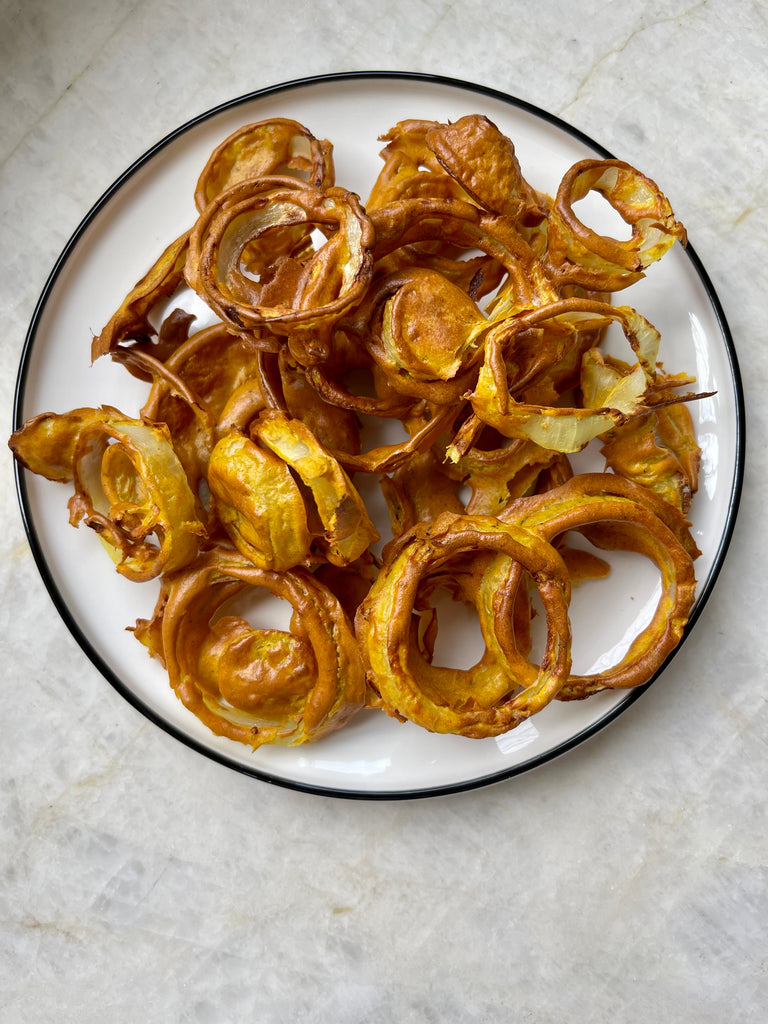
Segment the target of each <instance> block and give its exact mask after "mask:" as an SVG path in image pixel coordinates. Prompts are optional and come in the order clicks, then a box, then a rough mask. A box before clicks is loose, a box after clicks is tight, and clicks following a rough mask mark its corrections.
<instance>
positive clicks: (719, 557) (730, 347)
mask: <svg viewBox="0 0 768 1024" xmlns="http://www.w3.org/2000/svg"><path fill="white" fill-rule="evenodd" d="M375 80H384V81H387V80H397V81H404V82H408V81H410V82H414V83H416V82H421V83H426V84H431V85H443V86H446V87H450V88H455V89H461V90H464V91H467V92H475V93H477V94H478V95H479V96H487V97H489V98H492V99H494V100H499V101H501V102H503V103H507V104H509V105H510V106H513V107H516V108H518V109H519V110H522V111H524V112H526V113H529V114H532V115H534V116H535V117H537V118H539V119H540V120H542V121H545V122H548V123H549V124H551V125H553V126H554V127H556V128H558V129H560V130H561V131H562V132H564V133H566V134H568V135H570V136H572V137H573V138H576V139H578V140H579V141H581V142H583V143H584V144H585V145H586V146H588V147H589V148H591V149H592V150H594V151H595V152H596V153H598V154H600V155H602V157H603V158H605V159H611V158H612V154H611V153H610V152H608V150H606V149H605V148H604V147H603V146H601V145H600V144H599V143H597V142H595V140H594V139H592V138H590V137H589V136H588V135H586V134H584V133H583V132H581V131H580V130H579V129H577V128H574V127H573V126H572V125H569V124H568V123H567V122H565V121H562V120H561V119H560V118H559V117H557V116H556V115H554V114H550V113H548V112H547V111H545V110H543V109H541V108H539V107H537V106H535V105H533V104H531V103H529V102H527V101H525V100H521V99H518V98H516V97H514V96H511V95H509V94H507V93H504V92H501V91H499V90H497V89H492V88H490V87H487V86H483V85H478V84H475V83H472V82H466V81H463V80H461V79H456V78H449V77H445V76H442V75H432V74H426V73H421V72H406V71H349V72H340V73H335V74H327V75H316V76H310V77H307V78H299V79H293V80H291V81H287V82H282V83H279V84H276V85H272V86H268V87H266V88H263V89H258V90H255V91H254V92H250V93H246V94H244V95H242V96H239V97H236V98H235V99H232V100H228V101H226V102H224V103H221V104H219V105H217V106H215V107H212V108H211V109H210V110H207V111H205V112H204V113H202V114H200V115H198V116H197V117H194V118H192V119H191V120H189V121H187V122H185V123H184V124H182V125H180V126H179V127H178V128H176V129H175V130H174V131H172V132H170V133H169V134H168V135H166V136H165V137H164V138H162V139H161V140H160V141H159V142H157V143H156V144H155V145H154V146H152V147H151V148H150V149H149V150H147V151H146V152H145V153H144V154H143V156H141V157H139V158H138V159H137V160H136V161H135V162H134V163H133V164H131V166H130V167H128V168H127V169H126V170H125V171H124V172H123V173H122V174H121V175H120V177H119V178H117V180H116V181H114V182H113V184H112V185H111V186H110V187H109V188H108V189H107V190H106V191H105V192H104V193H103V195H102V196H101V197H100V198H99V199H98V200H97V202H96V203H95V204H94V206H93V207H92V208H91V209H90V210H89V212H88V213H87V214H86V215H85V217H84V218H83V220H82V221H81V222H80V224H79V225H78V227H77V228H76V230H75V231H74V233H73V235H72V236H71V238H70V239H69V241H68V242H67V244H66V245H65V247H64V249H63V250H62V252H61V254H60V255H59V257H58V259H57V260H56V263H55V264H54V266H53V269H52V270H51V273H50V275H49V277H48V279H47V281H46V283H45V285H44V287H43V291H42V293H41V295H40V298H39V299H38V301H37V304H36V306H35V309H34V312H33V315H32V319H31V321H30V325H29V328H28V331H27V335H26V338H25V342H24V346H23V349H22V355H21V361H20V365H19V372H18V376H17V380H16V391H15V396H14V410H13V423H14V429H18V428H19V427H20V426H21V425H22V422H23V416H22V406H23V402H24V393H25V386H26V381H27V371H28V367H29V362H30V355H31V350H32V347H33V345H34V343H35V338H36V335H37V330H38V327H39V324H40V319H41V316H42V313H43V310H44V309H45V306H46V303H47V301H48V299H49V297H50V295H51V292H52V290H53V288H54V285H55V284H56V281H57V279H58V277H59V275H60V273H61V271H62V269H63V267H64V265H65V263H66V262H67V260H68V258H69V256H70V254H71V253H72V251H73V249H74V248H75V246H76V244H77V243H78V241H79V239H80V238H81V236H82V235H83V233H84V232H85V230H86V228H87V227H88V226H89V224H90V223H91V221H92V220H93V219H94V218H95V217H96V215H97V214H98V213H99V212H100V211H101V210H102V209H103V208H104V206H105V205H106V204H107V203H108V202H109V200H110V199H111V198H112V196H114V195H115V193H116V192H118V191H119V189H120V188H122V186H123V185H124V184H125V183H126V181H128V179H129V178H131V177H132V175H133V174H134V173H135V172H136V171H137V170H139V168H141V167H143V166H144V165H145V164H146V163H148V162H149V161H150V160H151V159H152V158H153V157H154V156H155V155H156V154H157V153H158V152H159V151H160V150H162V149H164V148H165V147H166V146H167V145H168V144H169V143H171V142H173V141H174V140H175V139H177V138H179V137H180V136H181V135H183V134H185V133H186V132H188V131H189V130H190V129H192V128H194V127H195V126H196V125H198V124H201V123H202V122H205V121H208V120H210V119H211V118H213V117H216V116H217V115H219V114H221V113H223V112H225V111H227V110H231V109H233V108H236V107H238V106H241V105H245V104H247V103H249V102H252V101H253V100H256V99H260V98H263V97H265V96H271V95H277V94H279V93H281V92H286V91H289V90H297V89H304V88H309V87H312V86H316V85H321V84H329V83H334V82H343V81H375ZM685 252H686V254H687V256H688V258H689V259H690V260H691V263H692V264H693V267H694V269H695V271H696V273H697V275H698V277H699V280H700V282H701V284H702V286H703V288H704V290H705V292H706V294H707V297H708V299H709V301H710V303H711V305H712V309H713V311H714V313H715V317H716V319H717V322H718V325H719V327H720V331H721V333H722V337H723V342H724V345H725V348H726V352H727V355H728V359H729V361H730V369H731V379H732V384H733V389H734V402H735V407H736V438H735V442H736V443H735V449H736V450H735V466H734V477H733V485H732V488H731V494H730V499H729V505H728V515H727V519H726V522H725V527H724V530H723V533H722V536H721V539H720V544H719V546H718V549H717V551H716V553H715V558H714V562H713V566H712V569H711V571H710V573H709V576H708V577H707V579H706V580H704V581H702V584H701V592H700V595H699V598H698V600H697V602H696V605H695V607H694V609H693V612H692V614H691V616H690V619H689V621H688V624H687V626H686V629H685V632H684V634H683V638H682V640H681V642H680V644H678V646H677V648H676V650H675V651H673V652H672V653H671V654H670V656H669V657H668V658H667V660H666V661H665V663H664V664H663V665H662V666H661V668H660V669H659V671H658V672H657V673H656V674H655V675H654V677H653V678H652V679H651V680H649V682H647V683H645V684H644V685H643V686H641V687H638V688H637V689H635V690H631V691H628V692H627V695H626V697H625V698H624V699H623V700H622V701H620V702H619V703H618V704H617V705H616V706H615V707H614V708H612V709H611V710H610V711H608V712H607V713H606V714H605V715H604V716H603V717H601V718H600V719H598V720H597V721H596V722H594V723H593V724H592V725H590V726H588V727H587V728H585V729H583V730H581V731H580V732H578V733H576V734H574V735H573V736H571V737H569V739H568V740H566V741H565V742H563V743H561V744H559V745H558V746H556V747H554V748H553V749H552V750H549V751H547V752H546V753H545V754H541V755H538V756H536V757H533V758H531V759H529V760H527V761H524V762H522V763H521V764H517V765H514V766H512V767H510V768H506V769H502V770H500V771H494V772H492V773H491V774H489V775H483V776H480V777H477V778H471V779H467V780H465V781H462V782H458V783H450V784H446V785H439V786H435V787H432V788H414V789H408V790H388V791H377V792H366V791H365V790H351V789H350V790H347V789H336V788H333V787H331V786H323V785H312V784H309V783H304V782H297V781H294V780H292V779H285V778H282V777H280V776H279V775H274V774H272V773H270V772H268V771H266V770H263V769H261V768H255V767H250V766H248V765H244V764H240V763H238V762H236V761H232V760H230V759H229V758H228V757H227V756H226V755H225V754H222V753H220V752H218V751H216V750H212V749H210V748H208V747H206V746H205V745H204V744H202V743H199V742H198V741H197V740H195V739H193V738H192V737H190V736H188V735H187V734H186V733H185V732H184V731H183V730H182V729H179V728H177V727H176V726H174V725H173V724H171V723H170V722H168V721H166V720H165V719H164V718H162V717H161V716H160V715H158V714H157V713H155V712H154V711H153V710H152V708H150V707H148V706H146V705H145V704H144V703H143V701H141V700H140V699H139V698H138V697H137V696H136V694H134V693H133V692H132V691H131V690H130V688H129V687H128V686H127V685H126V684H125V683H124V682H123V680H122V679H121V678H120V677H119V676H118V675H117V674H116V673H115V672H114V671H113V670H112V669H111V668H110V667H109V665H108V664H106V663H105V662H104V660H103V659H102V658H101V656H100V655H99V654H98V652H97V651H96V650H95V649H94V648H93V646H92V645H91V643H90V641H89V639H88V637H87V636H86V635H85V634H84V633H83V631H82V630H81V628H80V626H79V625H78V623H77V622H76V621H75V619H74V617H73V615H72V613H71V612H70V610H69V608H68V607H67V604H66V602H65V601H64V599H63V597H62V594H61V593H60V591H59V590H58V588H57V586H56V583H55V581H54V579H53V576H52V574H51V571H50V569H49V567H48V564H47V562H46V559H45V556H44V553H43V550H42V547H41V544H40V541H39V538H38V535H37V531H36V529H35V525H34V522H33V521H32V516H31V511H30V507H29V500H28V492H27V487H26V479H25V473H26V471H24V470H22V469H21V468H20V467H19V465H18V463H15V462H14V470H15V479H16V490H17V495H18V500H19V506H20V509H21V515H22V519H23V523H24V529H25V530H26V534H27V538H28V541H29V544H30V547H31V549H32V554H33V557H34V559H35V562H36V564H37V568H38V571H39V572H40V575H41V577H42V579H43V582H44V584H45V586H46V589H47V590H48V593H49V595H50V597H51V599H52V600H53V603H54V605H55V607H56V610H57V612H58V613H59V615H60V616H61V618H62V620H63V621H64V623H65V625H66V626H67V628H68V629H69V631H70V632H71V634H72V635H73V637H74V639H75V640H76V641H77V643H78V644H79V646H80V647H81V649H82V650H83V652H84V653H85V654H86V656H87V657H88V658H89V660H90V661H91V662H92V664H93V665H94V666H95V667H96V668H97V669H98V670H99V672H100V673H101V674H102V675H103V676H104V677H105V679H106V680H107V681H108V682H109V683H110V684H111V685H112V686H113V687H114V688H115V689H116V690H117V691H118V693H120V694H121V696H122V697H124V698H125V700H127V701H128V703H129V704H132V705H133V706H134V707H135V708H136V709H137V710H138V711H140V712H141V713H142V714H143V715H144V716H145V717H146V718H148V719H149V720H150V721H151V722H153V723H154V724H155V725H157V726H158V727H159V728H161V729H163V730H164V731H165V732H167V733H169V734H170V735H172V736H174V737H175V738H176V739H177V740H180V741H181V742H182V743H184V744H185V745H187V746H188V747H191V748H192V749H193V750H195V751H197V752H198V753H200V754H203V755H204V756H205V757H208V758H210V759H211V760H213V761H216V762H218V763H220V764H222V765H225V766H226V767H228V768H231V769H234V770H235V771H238V772H240V773H242V774H245V775H249V776H251V777H254V778H257V779H259V780H261V781H262V782H267V783H270V784H272V785H276V786H280V787H284V788H286V789H292V790H298V791H300V792H305V793H313V794H317V795H321V796H327V797H338V798H344V799H358V800H408V799H420V798H424V797H430V796H445V795H448V794H451V793H461V792H466V791H468V790H472V789H478V788H480V787H483V786H489V785H492V784H495V783H498V782H502V781H504V780H506V779H509V778H511V777H513V776H515V775H522V774H523V773H525V772H528V771H530V770H531V769H533V768H536V767H539V766H540V765H543V764H545V763H547V762H548V761H551V760H553V759H554V758H556V757H560V756H562V755H563V754H565V753H566V752H567V751H569V750H571V749H573V748H574V747H576V746H579V745H580V744H582V743H584V742H585V741H586V740H587V739H589V738H590V737H592V736H594V735H595V734H596V733H598V732H600V731H602V730H603V729H604V728H605V727H606V726H607V725H609V724H610V723H611V722H612V721H613V720H614V719H616V718H617V717H618V716H619V715H620V714H621V713H622V712H624V711H625V710H626V709H627V708H628V707H629V706H630V705H631V704H633V703H634V702H635V701H636V700H637V699H638V698H639V697H640V696H641V695H642V694H643V693H645V692H646V690H647V689H648V688H649V687H650V686H651V685H652V684H653V682H654V681H655V680H656V679H657V678H658V677H659V676H660V675H661V674H662V672H663V671H664V670H665V668H666V667H667V665H668V664H669V662H670V661H671V660H672V658H673V657H674V656H675V655H676V654H677V652H678V651H679V650H680V648H681V647H682V645H683V643H684V642H685V640H686V638H687V637H688V636H689V634H690V632H691V630H692V628H693V626H694V624H695V622H696V621H697V619H698V617H699V615H700V614H701V611H702V609H703V608H704V605H705V604H706V603H707V600H708V599H709V597H710V595H711V593H712V590H713V588H714V585H715V582H716V580H717V577H718V575H719V573H720V570H721V568H722V565H723V562H724V560H725V555H726V552H727V550H728V547H729V545H730V541H731V538H732V535H733V530H734V527H735V524H736V518H737V513H738V507H739V502H740V498H741V491H742V486H743V477H744V451H745V427H744V420H745V409H744V392H743V386H742V382H741V374H740V371H739V366H738V360H737V356H736V350H735V347H734V344H733V338H732V336H731V333H730V329H729V327H728V324H727V322H726V319H725V314H724V312H723V308H722V306H721V303H720V300H719V298H718V296H717V294H716V292H715V290H714V287H713V285H712V282H711V281H710V279H709V275H708V274H707V272H706V270H705V269H704V267H703V265H702V263H701V261H700V260H699V258H698V256H697V255H696V253H695V252H694V250H693V248H692V247H691V245H690V244H688V246H687V248H686V250H685Z"/></svg>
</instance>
